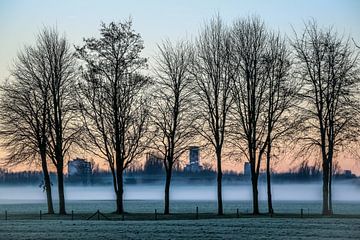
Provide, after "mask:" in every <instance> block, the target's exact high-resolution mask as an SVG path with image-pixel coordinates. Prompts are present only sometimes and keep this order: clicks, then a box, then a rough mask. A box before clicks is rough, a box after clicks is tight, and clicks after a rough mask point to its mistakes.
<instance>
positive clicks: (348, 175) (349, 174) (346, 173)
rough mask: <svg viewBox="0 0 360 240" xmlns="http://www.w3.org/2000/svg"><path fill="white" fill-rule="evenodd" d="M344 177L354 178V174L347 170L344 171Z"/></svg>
mask: <svg viewBox="0 0 360 240" xmlns="http://www.w3.org/2000/svg"><path fill="white" fill-rule="evenodd" d="M344 176H345V177H352V172H351V170H345V171H344Z"/></svg>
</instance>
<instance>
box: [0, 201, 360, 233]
mask: <svg viewBox="0 0 360 240" xmlns="http://www.w3.org/2000/svg"><path fill="white" fill-rule="evenodd" d="M55 204H56V203H55ZM171 206H172V207H171V209H172V212H173V213H174V214H172V215H170V216H164V215H163V214H161V212H162V207H163V203H162V201H154V200H152V201H149V200H147V201H145V200H131V201H125V208H126V210H127V211H128V213H127V214H125V216H124V221H122V216H119V215H115V214H112V211H113V210H114V201H68V202H67V212H68V215H67V216H59V215H47V214H42V216H41V220H40V210H41V211H42V213H45V212H46V205H45V204H44V203H40V202H33V203H26V204H19V203H7V204H1V205H0V239H190V238H196V239H244V238H245V239H360V203H359V202H339V201H335V202H334V209H335V213H336V215H335V216H333V217H322V216H321V215H320V214H319V213H320V211H321V202H319V201H303V202H300V201H298V202H296V201H275V202H274V206H275V211H276V214H275V215H274V216H273V217H270V216H268V215H265V214H264V215H261V216H257V217H254V216H252V215H251V214H250V210H251V202H250V201H225V202H224V207H225V215H224V216H221V217H219V216H217V215H216V202H214V201H172V204H171ZM196 206H197V207H198V209H199V214H198V215H196V211H195V209H196ZM301 208H302V209H303V218H301V215H300V209H301ZM97 209H99V210H100V211H101V212H102V213H104V215H105V217H103V216H101V215H100V216H99V218H98V217H97V215H95V216H93V218H91V220H86V219H87V218H89V217H90V216H91V215H92V214H93V213H95V212H96V211H97ZM155 209H157V213H158V214H157V215H156V219H157V220H155V214H154V211H155ZM237 209H239V213H240V214H239V218H238V216H237V214H236V210H237ZM261 209H262V211H263V212H264V211H265V210H266V203H265V202H263V201H262V202H261ZM5 211H6V213H7V216H6V217H7V220H5ZM71 211H73V212H74V215H73V216H72V215H71ZM72 217H73V220H72ZM108 218H109V219H110V220H112V221H109V220H107V219H108ZM197 218H198V219H197ZM98 219H99V220H98Z"/></svg>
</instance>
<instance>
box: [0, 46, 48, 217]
mask: <svg viewBox="0 0 360 240" xmlns="http://www.w3.org/2000/svg"><path fill="white" fill-rule="evenodd" d="M45 66H46V60H45V58H44V56H43V49H42V47H41V45H40V44H39V42H38V44H37V45H35V46H34V47H30V46H28V47H25V48H24V49H23V50H22V51H21V52H20V53H19V54H18V56H17V59H16V61H15V64H14V66H13V69H12V71H11V79H10V80H9V81H7V82H6V83H5V84H3V85H2V86H1V88H0V90H1V97H0V123H1V131H0V136H1V140H2V146H3V147H5V149H6V150H7V151H9V153H8V155H7V157H6V159H5V164H6V165H10V166H14V165H18V164H24V163H25V164H31V163H33V162H36V163H39V162H40V164H41V169H42V172H43V176H44V189H45V191H46V198H47V207H48V214H53V213H54V208H53V201H52V193H51V181H50V175H49V170H48V161H47V148H48V137H49V131H48V122H47V110H48V101H49V87H48V84H47V80H48V78H49V75H48V71H47V69H46V68H45ZM38 158H40V159H39V160H40V161H36V160H34V159H38Z"/></svg>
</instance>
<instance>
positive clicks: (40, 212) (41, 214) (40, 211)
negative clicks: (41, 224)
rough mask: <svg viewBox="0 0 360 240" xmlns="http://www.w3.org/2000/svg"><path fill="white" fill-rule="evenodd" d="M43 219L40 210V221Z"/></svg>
mask: <svg viewBox="0 0 360 240" xmlns="http://www.w3.org/2000/svg"><path fill="white" fill-rule="evenodd" d="M41 219H42V213H41V210H40V220H41Z"/></svg>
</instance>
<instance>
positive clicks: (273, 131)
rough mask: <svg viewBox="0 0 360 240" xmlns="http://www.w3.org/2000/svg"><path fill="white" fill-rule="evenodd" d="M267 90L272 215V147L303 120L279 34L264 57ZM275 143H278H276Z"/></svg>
mask: <svg viewBox="0 0 360 240" xmlns="http://www.w3.org/2000/svg"><path fill="white" fill-rule="evenodd" d="M264 62H265V69H266V70H265V71H266V76H265V78H266V81H267V82H268V83H267V88H266V94H265V98H266V100H267V104H266V124H267V129H266V143H267V147H266V153H265V154H266V180H267V181H266V182H267V195H268V212H269V214H272V213H274V209H273V205H272V194H271V159H272V154H273V148H274V147H276V146H279V145H282V144H284V141H285V140H287V141H289V138H290V139H291V137H293V136H295V134H296V131H297V127H298V125H299V124H298V123H299V121H300V120H301V119H302V118H301V117H299V116H298V115H299V114H298V111H297V109H296V106H297V104H298V103H299V101H298V98H297V93H298V91H299V89H300V86H301V85H300V84H299V83H298V82H297V81H296V80H294V79H295V78H293V77H292V71H291V66H292V59H291V57H290V51H289V49H288V47H287V45H286V42H285V40H284V39H283V38H281V36H280V34H279V33H271V34H270V36H269V40H268V47H267V51H266V55H265V56H264ZM276 143H277V144H276Z"/></svg>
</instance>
